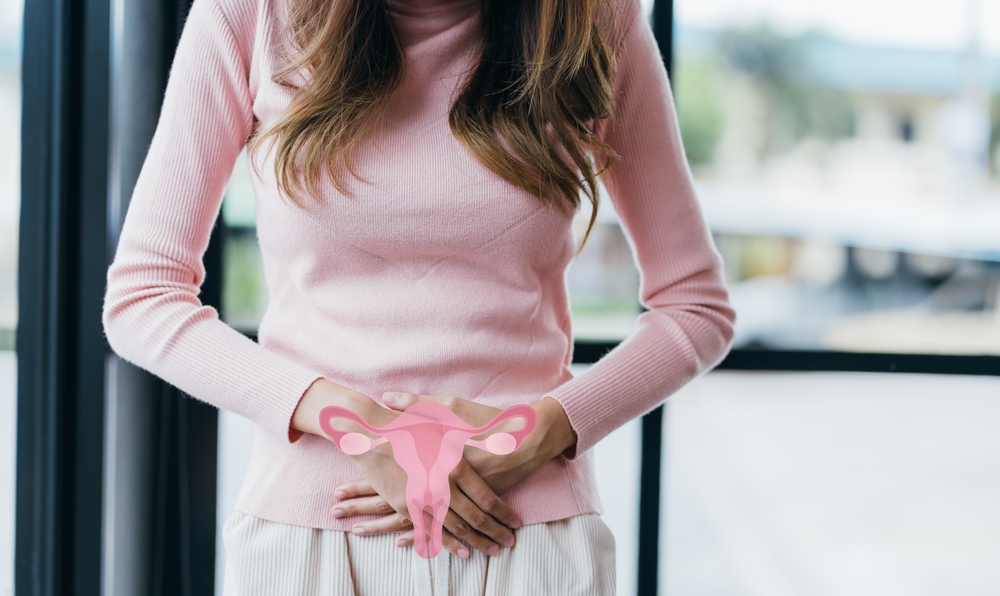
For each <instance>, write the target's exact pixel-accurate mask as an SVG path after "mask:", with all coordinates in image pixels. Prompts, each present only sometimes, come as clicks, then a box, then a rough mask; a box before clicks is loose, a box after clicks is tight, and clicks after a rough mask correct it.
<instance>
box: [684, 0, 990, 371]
mask: <svg viewBox="0 0 1000 596" xmlns="http://www.w3.org/2000/svg"><path fill="white" fill-rule="evenodd" d="M675 6H676V15H677V18H676V25H675V31H676V42H675V62H676V74H675V77H674V80H675V88H676V93H677V103H678V110H679V113H680V119H681V125H682V133H683V135H684V141H685V148H686V150H687V153H688V156H689V158H690V161H691V163H692V166H693V168H694V171H695V175H696V178H697V183H698V194H699V197H700V199H701V201H702V205H703V208H704V211H705V214H706V216H707V217H708V218H709V220H710V223H711V225H712V229H713V231H714V233H715V234H716V240H717V243H718V246H719V248H720V250H721V251H722V253H723V255H724V257H725V261H726V266H727V275H728V278H729V281H730V283H731V288H732V297H733V301H734V303H735V305H736V309H737V312H738V313H739V321H738V323H737V325H738V330H737V340H736V343H737V346H740V347H762V348H793V349H794V348H809V349H832V350H844V351H856V352H890V353H923V354H1000V341H997V337H1000V317H998V316H997V314H998V312H1000V311H998V303H1000V300H998V296H1000V235H998V234H997V233H996V222H998V221H1000V160H998V151H997V148H998V145H997V141H998V139H1000V136H998V133H997V131H998V130H1000V99H998V98H1000V94H998V93H997V92H998V91H1000V86H998V82H1000V81H998V79H997V76H996V73H998V72H1000V55H998V51H1000V29H998V28H997V27H996V26H995V25H994V23H996V22H997V20H996V18H991V16H990V15H995V14H1000V3H998V2H995V1H992V0H987V1H984V2H978V1H970V2H960V3H955V2H947V1H945V0H933V1H928V2H921V3H918V4H913V3H908V2H901V1H896V0H878V1H875V2H862V1H860V0H849V1H848V2H832V1H823V2H811V3H806V4H802V3H795V2H785V1H782V0H773V1H764V0H755V1H751V2H736V1H735V0H712V1H701V0H698V1H695V0H678V1H677V2H676V3H675ZM862 15H865V16H862ZM903 15H905V16H906V18H905V19H903V18H900V17H901V16H903Z"/></svg>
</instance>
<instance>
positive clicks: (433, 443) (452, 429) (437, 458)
mask: <svg viewBox="0 0 1000 596" xmlns="http://www.w3.org/2000/svg"><path fill="white" fill-rule="evenodd" d="M334 418H343V419H347V420H351V421H354V422H356V423H358V424H359V425H361V427H362V428H364V429H365V430H367V431H368V432H370V433H373V434H375V435H379V438H377V439H374V440H373V439H371V438H369V437H368V436H367V435H364V434H361V433H356V432H343V431H339V430H337V429H335V428H333V425H332V424H331V421H332V420H333V419H334ZM512 418H521V419H523V420H524V424H523V425H522V426H521V428H520V429H518V430H516V431H509V432H497V433H494V434H491V435H490V436H488V437H487V438H485V439H483V440H477V441H473V440H472V437H475V436H477V435H482V434H484V433H487V432H489V431H490V430H492V429H493V428H495V427H496V426H497V425H498V424H500V423H501V422H503V421H505V420H510V419H512ZM320 427H321V428H322V429H323V432H324V433H325V434H326V435H327V436H328V437H330V439H332V440H333V442H334V443H335V444H336V445H337V446H338V447H339V448H340V449H341V451H343V452H344V453H347V454H350V455H357V454H360V453H364V452H366V451H368V450H369V449H372V448H374V447H376V446H378V445H381V444H382V443H386V442H388V443H389V445H390V446H391V447H392V456H393V459H395V460H396V463H398V464H399V466H400V467H401V468H403V471H404V472H406V509H407V512H408V513H409V515H410V520H411V521H412V522H413V535H414V540H413V544H414V547H415V548H416V551H417V554H418V555H420V556H421V557H423V558H425V559H431V558H434V557H436V556H437V555H438V553H439V552H440V551H441V532H442V528H443V524H444V518H445V515H446V514H447V513H448V507H449V505H450V504H451V485H450V483H449V481H448V476H449V474H451V471H452V470H454V469H455V466H457V465H458V462H460V461H461V460H462V453H463V450H464V448H465V446H466V445H469V446H471V447H476V448H478V449H483V450H486V451H489V452H490V453H494V454H497V455H506V454H508V453H512V452H513V451H514V450H515V449H517V448H518V447H519V446H520V444H521V442H522V441H523V440H524V438H525V437H526V436H528V434H529V433H531V431H532V430H533V429H534V427H535V410H534V409H533V408H532V407H531V406H528V405H523V404H519V405H516V406H512V407H510V408H507V409H506V410H504V411H502V412H501V413H499V414H497V416H496V417H495V418H494V419H493V420H491V421H490V422H489V423H488V424H486V425H484V426H481V427H476V426H472V425H471V424H469V423H467V422H465V421H464V420H462V419H461V418H459V417H458V416H457V415H455V413H454V412H452V411H451V410H449V409H448V408H447V407H446V406H444V405H443V404H440V403H437V402H423V401H422V402H417V403H416V404H414V405H412V406H410V407H409V408H407V409H406V410H405V411H404V412H402V413H401V414H400V415H399V417H397V418H396V419H395V420H393V421H392V422H390V423H389V424H387V425H385V426H383V427H373V426H371V425H369V424H368V423H367V422H365V421H364V420H363V419H362V418H361V417H360V416H359V415H358V414H356V413H355V412H353V411H351V410H348V409H346V408H341V407H339V406H327V407H325V408H323V409H322V410H321V411H320Z"/></svg>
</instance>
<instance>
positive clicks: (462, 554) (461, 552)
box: [458, 548, 469, 559]
mask: <svg viewBox="0 0 1000 596" xmlns="http://www.w3.org/2000/svg"><path fill="white" fill-rule="evenodd" d="M458 556H459V558H461V559H468V558H469V551H467V550H465V549H464V548H460V549H458Z"/></svg>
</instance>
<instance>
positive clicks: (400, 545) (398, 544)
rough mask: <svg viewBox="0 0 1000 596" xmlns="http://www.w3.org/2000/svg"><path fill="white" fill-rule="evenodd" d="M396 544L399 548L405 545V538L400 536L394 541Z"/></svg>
mask: <svg viewBox="0 0 1000 596" xmlns="http://www.w3.org/2000/svg"><path fill="white" fill-rule="evenodd" d="M396 546H398V547H400V548H402V547H404V546H406V539H405V538H400V539H399V540H397V541H396Z"/></svg>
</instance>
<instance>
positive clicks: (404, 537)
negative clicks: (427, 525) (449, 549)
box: [396, 530, 444, 548]
mask: <svg viewBox="0 0 1000 596" xmlns="http://www.w3.org/2000/svg"><path fill="white" fill-rule="evenodd" d="M413 536H414V532H413V530H407V531H406V532H403V533H402V534H400V535H399V538H397V539H396V546H398V547H400V548H402V547H404V546H412V545H413ZM441 536H442V538H443V537H444V533H443V532H442V534H441ZM442 542H443V540H442Z"/></svg>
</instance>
